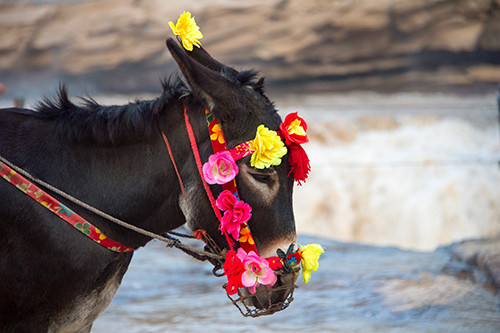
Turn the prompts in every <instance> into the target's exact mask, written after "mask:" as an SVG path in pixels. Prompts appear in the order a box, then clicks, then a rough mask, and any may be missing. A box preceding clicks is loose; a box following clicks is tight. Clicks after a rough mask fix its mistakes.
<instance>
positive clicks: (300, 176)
mask: <svg viewBox="0 0 500 333" xmlns="http://www.w3.org/2000/svg"><path fill="white" fill-rule="evenodd" d="M288 148H289V149H288V150H289V151H290V155H289V158H288V161H289V162H290V165H291V167H292V169H291V170H290V172H293V179H294V180H296V181H297V184H298V185H302V183H301V182H305V180H306V178H307V177H308V176H309V171H311V164H310V163H309V157H307V153H306V151H305V150H304V148H302V146H301V145H298V144H296V143H292V144H291V145H289V146H288Z"/></svg>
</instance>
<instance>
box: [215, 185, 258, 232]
mask: <svg viewBox="0 0 500 333" xmlns="http://www.w3.org/2000/svg"><path fill="white" fill-rule="evenodd" d="M215 204H216V206H217V208H219V209H220V210H223V211H225V212H224V215H223V216H222V219H221V221H220V224H221V225H220V229H221V230H222V232H226V233H228V234H230V235H231V236H233V238H234V239H239V236H240V230H241V224H242V223H245V222H247V221H248V220H249V219H250V217H252V207H250V205H249V204H247V203H244V202H243V201H242V200H240V201H238V199H237V198H236V197H235V196H234V194H232V193H231V192H230V191H228V190H224V191H222V193H221V194H220V195H219V197H218V198H217V200H216V201H215Z"/></svg>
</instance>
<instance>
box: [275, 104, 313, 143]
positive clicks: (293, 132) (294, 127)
mask: <svg viewBox="0 0 500 333" xmlns="http://www.w3.org/2000/svg"><path fill="white" fill-rule="evenodd" d="M280 130H281V135H282V137H283V138H284V139H285V143H286V145H287V146H289V145H290V144H292V143H297V144H299V145H301V144H303V143H306V142H309V139H308V138H307V133H306V131H307V123H306V122H305V120H304V119H302V118H301V117H299V116H298V115H297V112H294V113H289V114H287V116H286V117H285V121H284V122H282V123H281V125H280Z"/></svg>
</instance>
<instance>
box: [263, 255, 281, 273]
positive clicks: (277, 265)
mask: <svg viewBox="0 0 500 333" xmlns="http://www.w3.org/2000/svg"><path fill="white" fill-rule="evenodd" d="M266 260H267V262H268V264H269V267H270V268H271V269H272V270H273V271H277V270H279V269H282V268H283V262H282V261H281V260H282V259H281V258H280V257H269V258H266Z"/></svg>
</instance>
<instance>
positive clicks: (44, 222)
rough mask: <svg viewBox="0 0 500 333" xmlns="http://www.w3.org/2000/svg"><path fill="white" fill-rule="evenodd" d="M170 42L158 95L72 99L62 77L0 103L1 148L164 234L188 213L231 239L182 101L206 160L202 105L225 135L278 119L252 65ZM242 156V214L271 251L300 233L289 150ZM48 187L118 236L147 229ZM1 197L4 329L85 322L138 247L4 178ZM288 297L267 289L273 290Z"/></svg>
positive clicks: (231, 139)
mask: <svg viewBox="0 0 500 333" xmlns="http://www.w3.org/2000/svg"><path fill="white" fill-rule="evenodd" d="M167 46H168V49H169V51H170V53H171V55H172V56H173V58H174V60H175V61H176V63H177V65H178V67H179V69H180V72H181V73H182V77H181V78H179V77H177V78H174V79H169V80H166V81H164V82H163V93H162V95H161V96H159V97H158V98H156V99H155V100H150V101H137V102H135V103H130V104H128V105H121V106H103V105H100V104H98V103H97V102H96V101H95V100H93V99H91V98H85V99H82V101H81V102H80V103H78V104H75V103H73V102H72V101H70V99H69V98H68V94H67V92H66V89H65V88H64V87H63V86H62V87H61V88H60V89H59V92H58V95H57V96H56V97H52V98H45V99H44V100H43V101H42V102H40V103H39V104H38V105H37V107H36V108H35V109H34V110H29V109H19V108H8V109H2V110H0V129H1V130H0V155H1V156H3V157H4V158H6V159H7V160H9V161H10V162H12V163H14V164H15V165H17V166H18V167H21V168H22V169H24V170H26V171H27V172H29V173H30V174H32V175H33V176H34V177H37V178H39V179H41V180H43V181H45V182H47V183H49V184H51V185H53V186H55V187H57V188H59V189H61V190H63V191H65V192H67V193H69V194H70V195H72V196H74V197H76V198H79V199H80V200H82V201H83V202H86V203H88V204H90V205H91V206H93V207H96V208H97V209H100V210H102V211H105V212H107V213H109V214H110V215H113V216H115V217H117V218H120V219H122V220H124V221H127V222H128V223H130V224H133V225H136V226H140V227H141V228H144V229H146V230H149V231H151V232H154V233H157V234H162V233H164V232H167V231H169V230H172V229H175V228H177V227H179V226H181V225H183V224H185V223H187V225H188V226H189V227H190V228H191V229H192V230H196V229H204V230H206V232H207V233H208V235H210V236H211V238H213V240H214V242H215V243H216V244H217V246H218V247H220V248H222V249H223V248H227V243H226V241H225V239H224V237H223V236H222V235H221V232H220V230H219V229H218V228H219V222H218V220H217V219H216V218H215V216H214V213H213V211H212V207H211V205H210V202H209V200H208V199H207V196H206V194H205V192H204V190H203V185H202V182H201V179H200V177H199V176H198V173H197V170H196V165H195V160H194V158H193V154H192V152H191V148H190V143H189V139H188V134H186V128H185V126H184V123H183V121H184V118H183V111H184V108H186V110H187V113H188V115H189V117H190V119H191V122H192V126H193V132H194V134H195V137H196V142H197V145H198V147H199V152H200V155H201V158H202V159H204V160H206V159H207V158H208V156H209V155H210V154H211V144H210V139H209V136H208V133H207V127H206V119H205V115H204V111H205V109H206V108H208V109H209V110H210V111H211V112H212V113H213V114H214V115H215V116H216V117H217V118H218V119H219V120H220V122H221V124H222V126H223V128H224V134H225V136H226V141H227V144H228V147H233V146H235V145H237V144H239V143H241V142H246V141H248V140H251V139H253V137H254V136H255V132H256V128H257V127H258V126H259V125H260V124H264V125H265V126H266V127H268V128H270V129H272V130H277V129H278V128H279V125H280V123H281V119H280V116H279V115H278V114H277V111H276V109H275V108H274V106H273V103H272V102H270V101H269V99H268V98H267V97H266V96H265V95H264V92H263V78H260V79H259V77H258V75H257V73H256V72H254V71H241V72H239V71H236V70H235V69H233V68H231V67H228V66H225V65H223V64H221V63H220V62H218V61H217V60H215V59H213V58H212V57H211V56H210V55H209V54H208V53H207V52H206V51H205V50H204V49H203V48H199V49H198V48H195V49H194V50H193V51H185V50H184V49H183V48H181V47H180V46H179V45H178V44H177V42H175V41H174V40H172V39H169V40H168V41H167ZM162 132H163V133H165V134H166V136H167V137H168V139H169V140H170V142H171V150H172V154H173V156H174V157H175V161H176V163H177V168H178V172H179V177H180V178H181V179H182V181H183V184H184V188H185V196H184V195H183V194H182V191H181V187H180V185H179V181H178V177H177V175H176V172H175V171H174V165H173V162H172V160H171V158H169V154H168V153H167V149H166V147H165V144H164V141H163V139H162V134H161V133H162ZM249 158H250V157H245V158H244V159H242V160H239V161H238V162H237V163H238V167H239V169H240V172H239V173H238V175H237V178H236V182H237V184H238V190H239V192H240V196H241V198H242V200H244V201H245V202H247V203H249V204H250V205H251V207H252V208H253V212H252V213H253V215H252V218H251V220H250V221H249V224H250V225H251V227H252V233H253V236H254V239H255V243H256V246H257V248H258V250H259V252H260V253H261V255H262V257H266V256H272V255H276V251H277V250H278V249H281V250H283V251H286V250H287V249H288V248H289V246H290V244H292V243H294V242H295V241H296V231H295V222H294V216H293V210H292V189H293V180H292V179H291V178H290V177H288V175H289V173H290V165H289V163H288V159H287V158H284V159H283V163H281V164H280V165H279V166H275V167H272V168H268V169H264V170H258V169H254V168H252V167H250V162H249ZM212 191H213V192H214V194H217V193H219V192H220V191H221V190H220V189H218V188H216V187H214V188H212ZM47 192H49V194H52V195H53V196H54V197H55V198H57V199H58V200H60V202H61V203H63V204H64V205H65V206H67V207H70V208H71V209H72V210H73V211H75V212H76V213H78V214H79V215H80V216H82V217H83V218H85V219H86V220H87V221H90V222H91V223H92V224H94V225H95V226H96V227H97V228H98V229H100V230H101V231H102V233H103V234H105V235H107V236H108V237H109V238H112V239H114V240H115V241H117V242H120V243H121V244H125V245H126V246H128V247H131V248H133V249H137V248H140V247H142V246H144V245H145V244H146V243H148V241H150V240H151V238H150V237H147V236H144V235H141V234H138V233H136V232H134V231H131V230H128V229H126V228H124V227H121V226H119V225H116V224H114V223H112V222H110V221H108V220H107V219H104V218H102V217H100V216H97V215H96V214H94V213H93V212H91V211H89V210H87V209H84V208H82V207H79V206H78V205H76V204H74V203H72V202H70V201H68V200H66V199H64V198H62V197H60V196H59V195H57V194H55V193H52V192H51V191H47ZM0 198H1V202H0V281H1V283H0V331H1V332H90V329H91V326H92V323H93V321H94V320H95V319H96V318H97V317H98V316H99V315H100V314H101V313H102V312H103V311H104V310H105V308H106V307H107V306H108V305H109V303H110V302H111V300H112V299H113V297H114V295H115V293H116V291H117V289H118V287H119V285H120V283H121V280H122V278H123V276H124V274H125V272H126V270H127V267H128V265H129V263H130V260H131V259H132V255H133V252H126V253H117V252H113V251H110V250H109V249H107V248H104V247H103V246H100V245H99V244H96V243H95V242H94V241H92V240H90V239H88V238H87V237H85V236H84V235H82V233H80V232H78V231H75V229H74V228H73V227H72V226H71V225H69V224H68V223H64V221H61V219H59V218H58V217H57V216H55V215H54V214H52V213H51V212H50V211H48V210H46V209H45V208H44V207H43V206H42V205H40V204H38V203H37V202H35V201H34V200H32V199H31V198H29V197H28V196H26V195H25V194H24V193H22V192H21V191H19V190H18V189H16V188H15V187H14V186H11V185H10V184H9V183H7V182H5V181H3V180H2V179H0ZM290 280H294V276H293V275H291V274H283V275H282V276H280V277H279V278H278V279H277V282H276V284H283V283H289V282H290ZM293 282H294V281H293ZM293 282H292V284H293ZM283 297H285V294H283V293H281V294H277V295H274V298H273V302H279V301H282V298H283ZM255 302H258V297H256V298H255Z"/></svg>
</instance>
